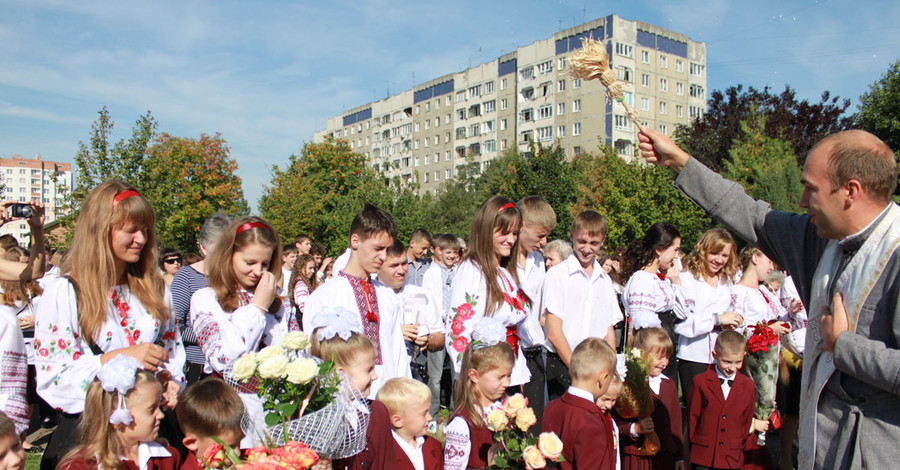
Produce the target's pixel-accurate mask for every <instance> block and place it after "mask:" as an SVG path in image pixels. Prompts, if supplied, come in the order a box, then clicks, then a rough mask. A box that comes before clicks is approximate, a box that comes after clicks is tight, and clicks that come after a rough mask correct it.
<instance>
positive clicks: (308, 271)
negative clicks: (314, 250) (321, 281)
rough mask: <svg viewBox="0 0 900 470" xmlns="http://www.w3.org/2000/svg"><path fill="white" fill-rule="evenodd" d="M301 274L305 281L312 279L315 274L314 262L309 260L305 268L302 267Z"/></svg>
mask: <svg viewBox="0 0 900 470" xmlns="http://www.w3.org/2000/svg"><path fill="white" fill-rule="evenodd" d="M303 274H304V275H305V276H306V278H307V279H312V277H313V275H314V274H316V262H315V261H313V260H310V261H309V262H307V263H306V266H304V267H303Z"/></svg>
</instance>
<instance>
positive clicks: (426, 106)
mask: <svg viewBox="0 0 900 470" xmlns="http://www.w3.org/2000/svg"><path fill="white" fill-rule="evenodd" d="M429 111H431V103H425V112H426V113H427V112H429Z"/></svg>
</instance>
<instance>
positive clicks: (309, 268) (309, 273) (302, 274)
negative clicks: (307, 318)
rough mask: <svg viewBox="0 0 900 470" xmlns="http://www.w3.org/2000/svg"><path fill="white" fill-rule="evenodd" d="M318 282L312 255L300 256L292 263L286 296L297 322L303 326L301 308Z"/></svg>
mask: <svg viewBox="0 0 900 470" xmlns="http://www.w3.org/2000/svg"><path fill="white" fill-rule="evenodd" d="M318 286H319V282H318V279H317V276H316V259H315V258H314V257H313V255H300V256H298V257H297V260H296V261H294V266H293V269H291V279H290V281H288V295H289V298H290V300H291V305H292V306H293V307H294V311H295V312H297V322H299V323H300V324H301V325H302V324H303V307H304V306H305V305H306V298H307V297H309V294H312V292H313V291H314V290H316V287H318Z"/></svg>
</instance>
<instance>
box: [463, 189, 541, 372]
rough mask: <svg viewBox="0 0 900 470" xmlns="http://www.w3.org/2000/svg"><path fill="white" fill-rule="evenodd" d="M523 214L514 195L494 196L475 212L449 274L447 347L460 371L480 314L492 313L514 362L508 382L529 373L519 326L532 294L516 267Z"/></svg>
mask: <svg viewBox="0 0 900 470" xmlns="http://www.w3.org/2000/svg"><path fill="white" fill-rule="evenodd" d="M521 226H522V215H521V213H519V209H517V208H516V205H515V203H513V202H512V200H510V199H508V198H506V197H503V196H493V197H491V198H490V199H488V200H487V201H485V202H484V204H482V205H481V207H479V208H478V211H477V212H476V213H475V219H474V220H473V221H472V230H471V232H470V235H469V251H468V253H467V254H466V259H465V261H463V263H462V264H461V265H460V266H459V269H458V271H457V272H456V275H455V276H454V278H453V286H452V288H451V291H450V305H451V310H452V312H453V315H452V322H451V323H450V327H449V331H448V332H447V333H448V334H447V351H448V353H449V354H450V358H451V359H452V361H453V369H454V375H455V376H458V375H459V372H460V364H461V362H462V356H463V352H465V350H466V346H467V345H468V344H469V343H470V342H471V341H472V328H473V327H474V325H475V323H476V322H477V321H478V320H479V319H480V318H482V317H492V318H494V319H495V320H496V321H497V322H499V323H500V324H501V325H503V327H504V328H506V329H507V336H506V342H507V343H509V345H510V347H512V349H513V352H514V353H515V357H516V361H515V365H514V366H513V370H512V382H511V385H512V386H515V385H521V384H524V383H525V382H528V380H529V379H530V378H531V373H529V372H528V366H527V365H526V361H525V355H524V354H523V353H522V349H521V348H520V347H519V333H518V325H519V324H520V323H522V322H523V321H525V318H526V317H527V314H528V309H527V308H526V307H527V305H526V303H527V302H530V299H528V297H527V296H526V295H525V293H524V292H523V291H522V290H521V289H519V279H518V276H517V270H516V260H517V259H518V250H519V246H518V244H517V241H518V237H519V228H520V227H521Z"/></svg>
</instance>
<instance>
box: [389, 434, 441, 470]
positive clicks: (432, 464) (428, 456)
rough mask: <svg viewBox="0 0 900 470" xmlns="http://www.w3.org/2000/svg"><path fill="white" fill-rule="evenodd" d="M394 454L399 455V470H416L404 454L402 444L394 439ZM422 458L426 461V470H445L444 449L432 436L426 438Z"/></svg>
mask: <svg viewBox="0 0 900 470" xmlns="http://www.w3.org/2000/svg"><path fill="white" fill-rule="evenodd" d="M394 452H396V453H397V470H416V469H415V467H413V464H412V461H411V460H409V457H408V456H407V455H406V452H403V448H402V447H400V443H398V442H397V439H394ZM422 457H424V461H425V470H443V469H444V448H443V447H442V446H441V442H440V441H438V440H437V439H435V438H433V437H431V436H425V444H424V445H422Z"/></svg>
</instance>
